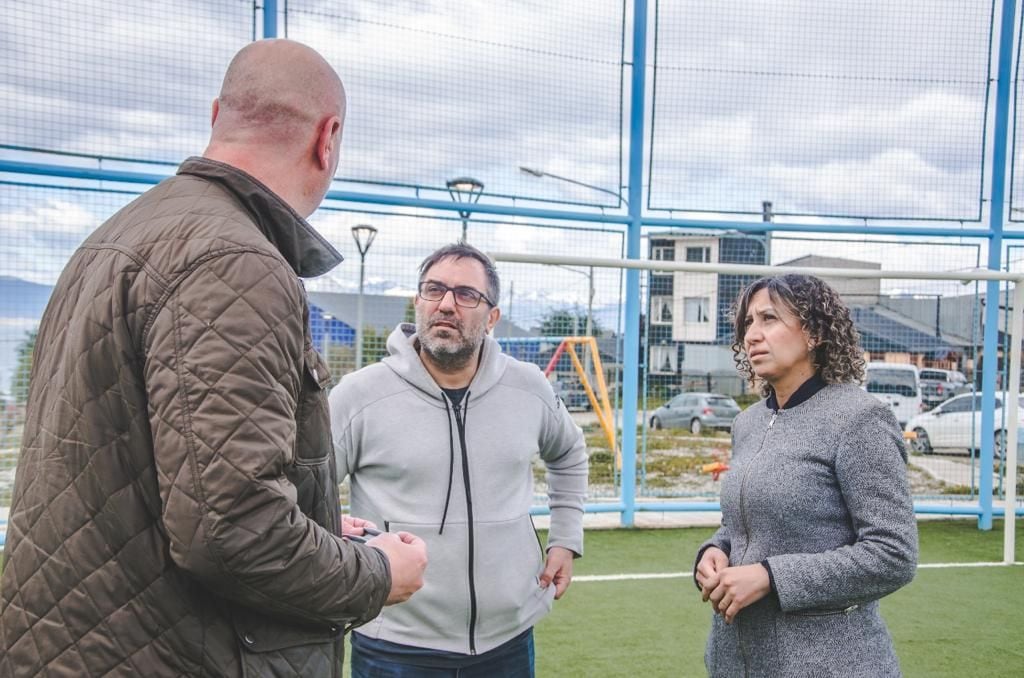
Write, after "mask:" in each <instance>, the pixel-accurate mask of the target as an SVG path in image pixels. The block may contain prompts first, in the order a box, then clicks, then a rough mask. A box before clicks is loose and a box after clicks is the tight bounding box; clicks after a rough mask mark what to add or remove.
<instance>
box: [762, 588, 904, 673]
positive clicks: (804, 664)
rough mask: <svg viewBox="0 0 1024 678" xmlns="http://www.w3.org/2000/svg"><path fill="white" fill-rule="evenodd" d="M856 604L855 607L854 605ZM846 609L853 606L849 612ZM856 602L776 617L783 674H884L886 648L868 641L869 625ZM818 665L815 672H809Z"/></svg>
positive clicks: (782, 614) (781, 671)
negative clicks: (828, 608) (882, 670)
mask: <svg viewBox="0 0 1024 678" xmlns="http://www.w3.org/2000/svg"><path fill="white" fill-rule="evenodd" d="M851 608H852V609H851ZM846 610H849V612H847V611H846ZM862 611H863V608H860V607H858V606H856V605H854V606H851V607H850V608H841V609H834V610H807V611H802V612H788V613H781V614H779V615H778V616H777V617H776V634H777V638H778V647H779V660H780V663H781V666H780V667H779V668H780V674H782V675H792V676H804V675H814V676H822V677H823V678H827V677H829V676H836V677H838V676H875V675H878V676H882V675H888V674H886V673H884V672H878V671H874V669H878V668H879V667H880V666H881V664H875V663H874V662H873V661H872V658H875V659H881V656H880V654H879V651H880V650H881V649H882V648H881V647H879V646H876V645H874V643H870V642H867V641H868V638H867V634H866V630H867V626H866V624H865V621H866V620H865V619H864V618H863V615H862V614H861V612H862ZM809 667H814V672H813V673H808V670H809Z"/></svg>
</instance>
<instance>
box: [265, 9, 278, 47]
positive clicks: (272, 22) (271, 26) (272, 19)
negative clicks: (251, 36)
mask: <svg viewBox="0 0 1024 678" xmlns="http://www.w3.org/2000/svg"><path fill="white" fill-rule="evenodd" d="M263 37H264V38H276V37H277V0H263Z"/></svg>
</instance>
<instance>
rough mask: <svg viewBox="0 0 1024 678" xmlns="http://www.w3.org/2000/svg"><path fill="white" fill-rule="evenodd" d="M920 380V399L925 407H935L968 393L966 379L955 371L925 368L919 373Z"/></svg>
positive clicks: (962, 374) (968, 386) (968, 388)
mask: <svg viewBox="0 0 1024 678" xmlns="http://www.w3.org/2000/svg"><path fill="white" fill-rule="evenodd" d="M919 377H920V379H921V399H922V400H923V401H924V406H925V407H929V408H930V407H935V406H936V405H938V404H939V403H943V402H945V401H947V400H949V399H950V398H952V397H953V396H957V395H960V394H961V393H968V392H970V390H971V385H970V384H969V383H967V377H965V376H964V373H963V372H958V371H957V370H939V369H935V368H931V367H929V368H926V369H923V370H921V372H920V373H919Z"/></svg>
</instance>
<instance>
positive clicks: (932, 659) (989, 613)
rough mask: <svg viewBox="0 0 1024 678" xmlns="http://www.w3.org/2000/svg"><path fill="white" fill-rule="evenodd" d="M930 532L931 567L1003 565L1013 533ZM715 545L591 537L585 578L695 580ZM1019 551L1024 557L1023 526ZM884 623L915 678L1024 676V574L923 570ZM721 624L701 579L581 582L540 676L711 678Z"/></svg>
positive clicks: (889, 603) (940, 528)
mask: <svg viewBox="0 0 1024 678" xmlns="http://www.w3.org/2000/svg"><path fill="white" fill-rule="evenodd" d="M919 527H920V535H921V562H922V563H950V562H974V561H997V560H1001V559H1002V543H1003V542H1002V538H1003V533H1002V523H1001V521H997V522H996V525H995V526H994V529H993V530H992V531H991V532H980V531H978V529H977V527H976V522H975V521H974V520H941V521H938V520H928V521H922V522H921V523H919ZM710 533H711V530H710V529H707V528H689V529H661V530H610V531H589V532H588V533H587V543H586V557H585V558H583V559H582V560H580V561H577V567H576V572H575V573H576V574H577V575H584V574H619V573H645V572H680V571H683V572H687V571H689V570H690V569H691V568H692V564H693V555H694V552H695V550H696V547H697V546H698V545H699V544H700V543H701V542H702V541H703V540H704V539H705V538H706V536H707V535H709V534H710ZM1017 541H1018V543H1020V544H1021V547H1019V548H1018V554H1020V553H1022V552H1024V543H1022V542H1024V528H1021V527H1020V526H1019V527H1018V530H1017ZM1022 559H1024V558H1022V557H1021V556H1020V555H1018V558H1017V560H1022ZM882 612H883V615H884V616H885V618H886V620H887V622H888V624H889V629H890V631H891V633H892V635H893V639H894V641H895V644H896V651H897V653H898V654H899V657H900V662H901V665H902V667H903V672H904V675H906V676H908V678H909V677H911V676H922V677H924V676H928V677H933V676H934V677H939V676H951V677H952V676H957V677H961V676H1019V675H1024V642H1022V641H1021V638H1022V635H1024V567H1020V566H1017V567H985V568H951V569H921V570H920V571H919V572H918V575H917V578H916V579H915V580H914V582H913V583H912V584H910V585H909V586H907V587H906V588H904V589H902V590H900V591H898V592H896V593H895V594H893V595H892V596H890V597H888V598H886V599H884V600H883V602H882ZM710 617H711V610H710V608H709V607H708V606H707V604H705V603H702V602H701V600H700V596H699V595H698V594H697V591H696V589H695V588H694V586H693V584H692V582H691V581H690V580H689V579H685V580H684V579H654V580H639V581H635V580H634V581H615V582H585V581H578V582H576V583H574V584H573V586H572V587H571V588H570V590H569V592H568V594H567V595H566V596H565V597H564V598H563V599H562V600H560V601H558V602H556V603H555V609H554V611H553V612H552V614H551V615H550V616H549V617H547V618H546V619H545V620H544V621H542V622H541V623H540V624H539V625H538V626H537V630H536V642H537V673H538V675H539V676H559V677H561V676H567V677H571V676H581V677H582V676H588V677H589V676H602V677H603V676H637V677H639V676H644V677H646V676H703V675H705V672H704V663H703V651H704V642H705V640H706V638H707V631H708V626H709V622H710ZM1007 626H1009V628H1010V630H1006V627H1007Z"/></svg>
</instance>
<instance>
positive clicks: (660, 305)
mask: <svg viewBox="0 0 1024 678" xmlns="http://www.w3.org/2000/svg"><path fill="white" fill-rule="evenodd" d="M651 323H652V324H654V325H671V324H672V297H651Z"/></svg>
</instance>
